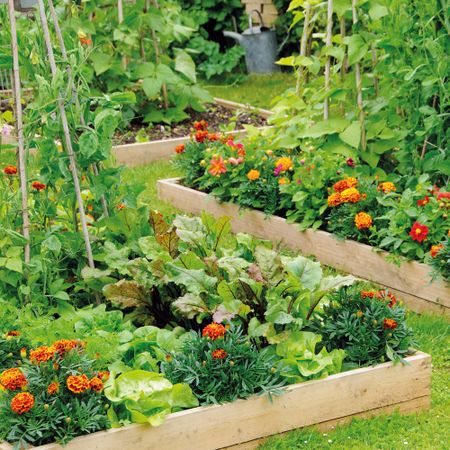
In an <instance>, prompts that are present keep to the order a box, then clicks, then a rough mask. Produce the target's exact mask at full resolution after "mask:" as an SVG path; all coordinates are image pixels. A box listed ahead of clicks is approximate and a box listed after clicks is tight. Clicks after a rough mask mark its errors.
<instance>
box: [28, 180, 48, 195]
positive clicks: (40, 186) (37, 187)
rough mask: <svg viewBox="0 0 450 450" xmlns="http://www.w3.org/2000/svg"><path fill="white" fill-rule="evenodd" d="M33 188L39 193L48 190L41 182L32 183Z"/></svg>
mask: <svg viewBox="0 0 450 450" xmlns="http://www.w3.org/2000/svg"><path fill="white" fill-rule="evenodd" d="M31 187H32V188H33V189H35V190H36V191H38V192H39V191H42V190H44V189H45V188H46V185H45V184H44V183H41V182H40V181H33V183H31Z"/></svg>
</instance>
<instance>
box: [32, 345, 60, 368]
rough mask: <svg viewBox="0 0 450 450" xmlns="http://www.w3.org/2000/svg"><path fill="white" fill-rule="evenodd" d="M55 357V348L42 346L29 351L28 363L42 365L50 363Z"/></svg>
mask: <svg viewBox="0 0 450 450" xmlns="http://www.w3.org/2000/svg"><path fill="white" fill-rule="evenodd" d="M54 356H55V348H54V347H47V346H46V345H43V346H41V347H38V348H37V349H35V350H31V351H30V361H31V362H32V363H37V364H40V363H43V362H47V361H50V360H51V359H53V357H54Z"/></svg>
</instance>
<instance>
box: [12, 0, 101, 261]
mask: <svg viewBox="0 0 450 450" xmlns="http://www.w3.org/2000/svg"><path fill="white" fill-rule="evenodd" d="M10 1H11V0H10ZM38 5H39V16H40V18H41V23H42V29H43V32H44V39H45V45H46V47H47V54H48V59H49V62H50V70H51V73H52V77H53V79H55V77H56V74H57V70H56V62H55V55H54V53H53V47H52V43H51V40H50V31H49V28H48V23H47V17H46V15H45V8H44V2H43V0H38ZM58 107H59V112H60V115H61V122H62V126H63V130H64V139H65V143H66V145H65V148H66V151H67V154H68V156H69V169H70V171H71V173H72V178H73V185H74V189H75V194H76V197H77V203H78V212H79V214H80V223H81V229H82V232H83V238H84V243H85V246H86V256H87V259H88V262H89V266H90V267H91V268H95V264H94V258H93V255H92V248H91V241H90V239H89V232H88V228H87V222H86V214H85V211H84V205H83V198H82V196H81V188H80V180H79V178H78V169H77V161H76V157H75V153H74V151H73V147H72V141H71V139H70V130H69V122H68V120H67V115H66V109H65V107H64V100H63V98H59V99H58Z"/></svg>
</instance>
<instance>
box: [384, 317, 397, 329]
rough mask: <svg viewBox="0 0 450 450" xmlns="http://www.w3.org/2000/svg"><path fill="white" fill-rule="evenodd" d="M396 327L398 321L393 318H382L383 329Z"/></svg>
mask: <svg viewBox="0 0 450 450" xmlns="http://www.w3.org/2000/svg"><path fill="white" fill-rule="evenodd" d="M397 327H398V323H397V322H396V321H395V320H394V319H384V320H383V328H384V329H385V330H395V329H396V328H397Z"/></svg>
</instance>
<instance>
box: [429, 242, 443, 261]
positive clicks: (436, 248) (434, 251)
mask: <svg viewBox="0 0 450 450" xmlns="http://www.w3.org/2000/svg"><path fill="white" fill-rule="evenodd" d="M443 248H444V246H443V245H442V244H438V245H432V246H431V249H430V255H431V257H432V258H436V256H437V255H438V253H439V252H440V251H441V250H442V249H443Z"/></svg>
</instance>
